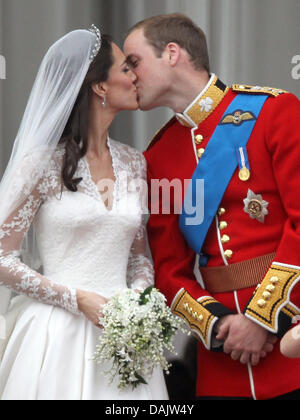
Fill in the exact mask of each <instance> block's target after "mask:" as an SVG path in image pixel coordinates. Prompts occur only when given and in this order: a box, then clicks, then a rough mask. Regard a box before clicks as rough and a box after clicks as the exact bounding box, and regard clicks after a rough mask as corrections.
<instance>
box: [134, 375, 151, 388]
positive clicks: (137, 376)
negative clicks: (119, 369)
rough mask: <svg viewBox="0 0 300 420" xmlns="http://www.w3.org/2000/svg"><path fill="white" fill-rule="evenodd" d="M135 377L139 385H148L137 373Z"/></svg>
mask: <svg viewBox="0 0 300 420" xmlns="http://www.w3.org/2000/svg"><path fill="white" fill-rule="evenodd" d="M134 376H135V377H136V379H138V381H139V382H138V383H141V384H144V385H148V382H146V381H145V379H144V378H143V377H142V376H141V375H139V374H138V373H137V372H135V374H134Z"/></svg>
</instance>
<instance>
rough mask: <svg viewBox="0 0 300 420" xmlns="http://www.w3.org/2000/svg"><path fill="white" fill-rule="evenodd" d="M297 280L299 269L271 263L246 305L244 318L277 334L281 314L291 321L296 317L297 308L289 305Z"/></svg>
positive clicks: (299, 277)
mask: <svg viewBox="0 0 300 420" xmlns="http://www.w3.org/2000/svg"><path fill="white" fill-rule="evenodd" d="M299 280H300V269H299V267H293V266H290V265H286V264H279V263H273V264H272V266H271V268H270V269H269V271H268V272H267V274H266V276H265V278H264V280H263V282H262V283H261V284H260V285H259V286H258V287H257V289H256V291H255V293H254V295H253V297H252V299H251V301H250V303H249V304H248V306H247V308H246V311H245V315H246V317H247V318H249V319H251V320H252V321H254V322H256V323H257V324H260V325H261V326H262V327H264V328H266V329H267V330H269V331H270V332H272V333H275V334H277V333H278V332H279V329H280V328H279V315H280V314H281V313H283V314H285V315H286V316H288V317H289V318H290V319H291V320H292V318H293V317H294V316H296V315H298V310H297V308H296V307H295V306H294V305H293V304H291V303H290V294H291V292H292V289H293V288H294V286H295V285H296V284H297V283H298V281H299Z"/></svg>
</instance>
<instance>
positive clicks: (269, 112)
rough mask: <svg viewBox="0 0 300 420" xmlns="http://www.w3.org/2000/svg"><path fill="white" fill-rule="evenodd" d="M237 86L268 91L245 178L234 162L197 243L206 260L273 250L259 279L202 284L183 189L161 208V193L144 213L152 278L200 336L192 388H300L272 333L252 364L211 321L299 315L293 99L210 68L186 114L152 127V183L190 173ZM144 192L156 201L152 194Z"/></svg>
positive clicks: (299, 133)
mask: <svg viewBox="0 0 300 420" xmlns="http://www.w3.org/2000/svg"><path fill="white" fill-rule="evenodd" d="M239 92H242V93H248V94H249V95H259V94H261V93H264V94H268V96H269V97H268V99H267V101H266V102H265V104H264V106H263V109H262V111H261V113H260V115H259V117H258V120H257V122H256V125H255V128H254V130H253V132H252V134H251V137H250V139H249V142H248V145H247V154H248V159H249V164H250V178H249V179H247V180H241V179H240V178H239V170H237V171H236V172H235V173H234V175H233V177H232V179H231V181H230V183H229V185H228V187H227V190H226V192H225V194H224V196H223V199H222V202H221V205H220V208H219V211H218V213H217V214H216V218H215V221H214V222H213V223H212V225H211V227H210V230H209V231H208V234H207V237H206V239H205V242H204V246H203V251H204V253H205V254H206V255H207V256H208V263H207V267H220V266H224V265H231V264H235V263H240V262H243V261H247V260H251V259H254V258H257V257H261V256H264V255H270V254H273V255H274V257H273V259H272V261H271V264H270V266H269V268H268V267H266V272H265V274H264V275H263V276H262V278H261V281H260V287H255V286H251V287H248V286H247V285H246V284H245V287H244V288H241V289H239V290H230V291H226V292H222V293H209V292H208V291H207V290H206V287H205V284H203V281H201V276H200V272H199V269H198V260H197V256H196V255H195V252H194V251H193V250H192V249H191V248H190V247H189V246H188V244H187V242H186V240H185V238H184V236H183V235H182V233H181V231H180V229H179V214H178V212H177V211H175V207H176V208H177V207H178V200H179V201H180V204H181V205H182V202H183V199H184V191H182V192H180V193H179V194H177V195H176V194H171V196H172V200H171V204H170V212H169V214H162V213H163V212H162V208H161V206H162V203H161V200H160V211H159V212H157V211H155V212H152V214H151V216H150V219H149V223H148V234H149V243H150V248H151V251H152V255H153V260H154V267H155V273H156V285H157V287H158V288H159V289H160V290H161V291H162V292H163V293H164V294H165V296H166V298H167V300H168V303H169V305H170V306H171V308H172V310H173V312H174V313H176V314H177V315H179V316H182V317H183V318H184V319H185V320H186V321H187V322H188V323H189V324H190V326H191V328H192V329H193V330H194V331H195V332H196V333H197V335H198V338H199V341H200V342H199V351H198V381H197V395H198V396H235V397H253V398H256V399H268V398H273V397H276V396H278V395H282V394H285V393H288V392H291V391H294V390H296V389H299V388H300V360H296V359H287V358H285V357H284V356H282V355H281V353H280V350H279V342H278V344H277V345H276V347H275V349H274V351H273V352H272V353H271V354H269V355H268V356H267V357H266V359H263V360H262V361H261V362H260V363H259V365H258V366H256V367H252V366H250V365H248V366H246V365H242V364H241V363H240V362H239V361H233V360H232V359H231V358H230V356H229V355H226V354H224V353H223V352H222V351H221V352H215V351H213V350H214V349H213V339H212V338H213V326H214V325H215V322H216V321H217V320H218V319H219V318H220V317H222V316H223V315H226V314H228V313H244V314H245V315H246V316H247V317H248V318H250V319H252V320H253V321H254V322H256V323H258V324H260V325H261V326H263V327H264V328H266V329H267V330H268V331H270V332H272V333H274V334H277V335H278V336H279V337H280V336H282V335H283V334H284V333H285V332H286V331H287V330H288V329H289V328H290V326H291V324H292V320H293V319H294V317H295V316H297V315H298V314H300V310H299V306H300V284H299V283H298V281H299V279H300V130H299V124H300V102H299V100H298V99H297V98H296V97H295V96H294V95H292V94H289V93H286V92H283V91H280V90H277V89H271V88H260V87H250V86H242V85H234V86H233V87H232V88H230V89H229V88H227V87H226V86H225V85H223V84H222V82H220V80H219V79H218V78H217V77H216V76H214V75H212V76H211V79H210V82H209V84H208V85H207V87H206V88H205V89H204V91H203V92H201V94H200V95H199V96H198V97H197V98H196V100H195V101H194V102H193V103H192V104H191V105H190V106H189V107H188V108H187V110H186V111H185V112H184V114H180V115H177V116H176V117H177V118H176V117H174V118H173V119H172V120H171V121H169V123H168V124H167V125H166V126H165V127H164V128H163V129H162V130H161V131H160V132H159V133H158V134H157V135H156V137H155V138H154V140H153V141H152V143H151V144H150V145H149V147H148V150H147V151H146V152H145V157H146V160H147V164H148V182H149V187H150V188H149V190H150V191H152V190H153V185H154V184H153V182H157V181H155V180H158V181H162V180H168V181H170V182H174V180H180V181H181V183H182V185H183V184H184V180H187V179H191V178H192V175H193V173H194V171H195V168H196V166H197V162H198V161H199V159H201V157H202V156H203V154H204V153H205V148H206V146H207V144H208V142H209V140H210V138H211V136H212V134H213V132H214V130H215V129H216V126H217V125H218V124H219V122H220V119H221V118H222V116H223V115H224V113H225V111H226V109H227V108H228V106H229V104H230V103H231V102H232V100H233V99H234V98H235V96H236V95H237V94H238V93H239ZM224 141H226V139H224ZM223 165H224V166H225V165H226V161H224V162H223ZM174 185H175V184H174ZM151 188H152V190H151ZM206 188H209V186H206ZM249 191H250V192H253V193H254V194H255V195H256V196H258V195H261V201H260V202H259V203H258V205H259V206H260V205H263V207H264V208H265V209H266V210H267V212H265V215H264V218H263V219H262V220H258V218H252V217H250V216H251V215H250V207H249V208H247V205H246V206H245V202H244V200H245V199H246V198H247V197H249ZM150 199H152V201H153V200H154V201H155V199H154V198H153V196H152V197H151V194H150ZM263 203H264V204H263ZM151 204H153V202H152V203H151V201H150V205H151ZM154 207H155V205H154Z"/></svg>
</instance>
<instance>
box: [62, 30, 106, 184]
mask: <svg viewBox="0 0 300 420" xmlns="http://www.w3.org/2000/svg"><path fill="white" fill-rule="evenodd" d="M113 63H114V59H113V50H112V38H111V37H110V36H109V35H102V46H101V49H100V51H99V53H98V55H97V56H96V57H95V59H94V60H93V62H92V63H91V65H90V67H89V70H88V72H87V75H86V77H85V79H84V82H83V84H82V87H81V89H80V92H79V94H78V97H77V99H76V102H75V105H74V107H73V110H72V113H71V115H70V118H69V120H68V122H67V124H66V127H65V129H64V132H63V134H62V137H61V139H60V141H59V144H63V145H64V146H65V153H64V159H63V165H62V173H61V175H62V180H63V183H64V185H65V187H66V188H67V189H68V190H70V191H72V192H75V191H77V187H78V184H79V183H80V182H81V181H82V178H74V175H75V172H76V170H77V167H78V162H79V160H80V159H81V158H82V157H83V156H85V154H86V152H87V146H88V138H87V133H88V126H89V109H90V98H91V93H92V88H91V86H92V85H93V84H94V83H100V82H106V81H107V80H108V76H109V71H110V69H111V67H112V65H113Z"/></svg>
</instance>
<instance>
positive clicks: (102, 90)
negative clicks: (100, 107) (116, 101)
mask: <svg viewBox="0 0 300 420" xmlns="http://www.w3.org/2000/svg"><path fill="white" fill-rule="evenodd" d="M91 88H92V91H93V92H94V93H95V94H96V95H97V96H99V98H101V99H103V97H104V96H105V95H106V94H107V89H106V86H105V84H104V83H94V84H93V85H92V86H91Z"/></svg>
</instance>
